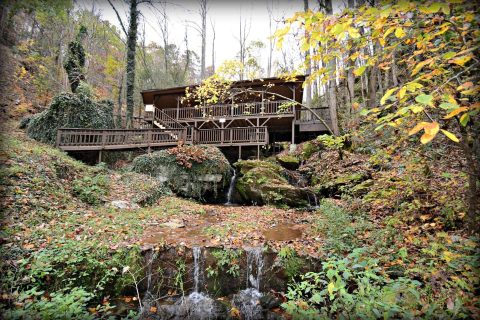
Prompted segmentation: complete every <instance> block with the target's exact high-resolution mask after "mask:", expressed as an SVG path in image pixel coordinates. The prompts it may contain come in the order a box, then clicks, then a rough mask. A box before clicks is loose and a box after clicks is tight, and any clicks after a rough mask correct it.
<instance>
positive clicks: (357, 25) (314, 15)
mask: <svg viewBox="0 0 480 320" xmlns="http://www.w3.org/2000/svg"><path fill="white" fill-rule="evenodd" d="M449 2H451V3H449ZM449 2H429V3H426V4H425V3H422V4H419V3H411V2H407V1H400V2H398V3H389V4H384V5H383V4H382V6H378V7H375V6H369V5H365V6H362V7H360V8H358V9H356V10H350V9H347V10H344V11H343V12H341V13H339V14H337V15H335V16H332V15H326V14H324V13H323V12H311V11H309V12H306V13H304V12H302V13H297V14H295V16H294V17H292V18H291V19H289V20H288V23H287V26H286V28H284V29H282V30H279V31H278V32H277V36H278V37H279V39H280V42H281V39H282V38H283V37H285V36H286V35H287V34H288V33H289V32H290V28H291V27H292V26H293V25H295V26H296V27H299V28H301V29H303V30H304V31H305V33H301V32H299V33H298V34H299V36H300V37H301V39H300V40H301V41H302V43H303V44H302V49H303V50H305V51H306V50H307V48H309V46H310V45H315V47H316V49H317V53H316V55H315V57H313V58H314V59H318V60H319V61H323V63H325V64H328V63H332V62H331V61H334V60H335V59H340V58H341V59H343V60H350V61H354V62H355V65H356V68H355V69H354V70H353V74H354V76H355V77H356V78H357V79H358V78H361V77H362V75H364V74H365V73H367V74H369V77H368V82H369V83H368V86H365V87H367V88H368V89H367V96H368V97H369V99H368V104H369V107H368V108H364V109H362V110H361V114H362V115H365V116H368V117H369V118H368V119H370V120H371V121H374V122H375V123H376V124H377V128H376V130H377V131H380V130H389V128H392V129H393V130H397V131H398V132H405V133H408V135H409V136H413V135H416V134H417V133H418V132H422V135H421V137H420V142H421V144H424V145H426V144H432V147H430V148H429V149H427V151H426V152H432V151H431V150H435V146H436V147H439V146H442V145H445V144H446V143H449V145H450V144H452V143H453V144H452V146H457V147H459V148H460V149H461V150H462V151H463V156H464V161H465V171H466V173H467V174H468V177H469V178H468V186H469V191H468V194H466V195H465V197H466V199H467V200H468V214H467V226H468V228H469V229H470V230H471V231H472V232H478V227H479V219H480V200H479V199H480V197H479V190H480V165H479V163H480V142H479V139H478V137H479V133H480V122H479V121H478V113H479V112H480V103H479V101H480V94H479V92H480V86H479V84H478V81H479V73H478V67H479V65H480V61H479V60H478V58H477V57H478V56H479V53H480V52H479V48H480V43H479V37H478V30H479V27H480V26H479V19H478V14H477V12H478V10H477V9H478V8H477V6H476V4H474V3H472V2H466V1H449ZM304 34H307V35H308V38H309V39H316V42H317V43H312V42H310V43H308V45H307V44H305V36H304ZM302 38H303V39H302ZM392 57H395V58H396V63H394V64H392ZM340 62H342V63H339V64H338V66H339V69H338V70H337V72H338V74H343V73H344V72H345V70H344V69H342V68H344V66H346V65H348V64H347V63H344V61H340ZM392 66H394V67H395V68H399V69H400V68H402V71H403V72H402V78H401V79H400V78H397V80H399V82H398V85H397V86H394V87H389V88H384V89H385V94H383V96H382V97H381V99H378V98H379V97H376V91H377V85H376V84H375V82H377V84H378V80H377V79H378V75H377V76H373V75H375V73H378V72H385V71H386V70H389V69H392V70H393V67H392ZM329 69H330V70H322V69H319V70H318V71H316V72H315V73H316V74H313V75H312V76H311V77H310V79H309V80H311V79H312V77H314V76H317V75H322V76H324V77H325V79H326V81H329V82H330V84H333V82H334V81H335V79H336V74H335V73H332V72H331V68H329ZM395 77H398V74H396V75H395ZM372 82H373V83H372ZM362 83H363V81H362ZM362 92H363V91H362ZM354 109H359V108H358V107H356V108H354ZM438 133H442V134H443V136H444V140H439V141H435V142H432V141H433V140H434V138H436V137H437V136H438ZM459 137H460V138H459ZM445 139H446V140H445ZM412 140H413V139H412ZM456 144H458V145H456Z"/></svg>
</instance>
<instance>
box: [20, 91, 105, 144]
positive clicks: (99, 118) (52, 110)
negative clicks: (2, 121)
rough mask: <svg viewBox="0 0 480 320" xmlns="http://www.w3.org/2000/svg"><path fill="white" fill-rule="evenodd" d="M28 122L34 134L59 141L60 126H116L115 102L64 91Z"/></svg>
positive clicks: (28, 128)
mask: <svg viewBox="0 0 480 320" xmlns="http://www.w3.org/2000/svg"><path fill="white" fill-rule="evenodd" d="M25 125H26V126H27V134H28V136H29V137H30V138H33V139H35V140H37V141H41V142H45V143H49V144H55V140H56V137H57V129H59V128H92V129H111V128H114V121H113V103H112V102H111V101H108V100H102V101H95V100H93V99H92V97H90V96H89V95H87V94H73V93H61V94H59V95H57V96H55V97H54V98H53V100H52V102H51V103H50V105H49V106H48V109H47V110H45V111H43V112H41V113H39V114H36V115H34V116H33V117H30V119H29V120H28V122H27V123H26V124H25Z"/></svg>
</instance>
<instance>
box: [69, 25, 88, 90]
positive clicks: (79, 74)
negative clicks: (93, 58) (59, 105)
mask: <svg viewBox="0 0 480 320" xmlns="http://www.w3.org/2000/svg"><path fill="white" fill-rule="evenodd" d="M86 34H87V28H85V26H81V27H80V30H79V31H78V34H77V36H76V38H75V40H74V41H72V42H70V43H69V44H68V54H67V59H66V61H65V64H64V68H65V71H66V72H67V76H68V81H69V82H70V88H71V89H72V92H73V93H75V92H76V91H77V88H78V85H79V84H80V81H82V80H85V75H84V73H83V68H84V67H85V50H84V49H83V45H82V41H83V39H84V38H85V35H86Z"/></svg>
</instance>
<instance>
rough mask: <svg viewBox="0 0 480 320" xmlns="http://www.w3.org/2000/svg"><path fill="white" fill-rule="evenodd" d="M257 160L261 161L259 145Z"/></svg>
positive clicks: (258, 146)
mask: <svg viewBox="0 0 480 320" xmlns="http://www.w3.org/2000/svg"><path fill="white" fill-rule="evenodd" d="M257 160H260V145H257Z"/></svg>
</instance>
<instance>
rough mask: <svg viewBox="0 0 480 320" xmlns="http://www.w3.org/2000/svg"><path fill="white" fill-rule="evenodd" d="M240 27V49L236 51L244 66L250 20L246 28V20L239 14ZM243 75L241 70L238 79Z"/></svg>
mask: <svg viewBox="0 0 480 320" xmlns="http://www.w3.org/2000/svg"><path fill="white" fill-rule="evenodd" d="M239 26H240V28H239V36H238V44H239V45H240V51H239V52H238V57H239V60H240V63H241V64H242V65H243V66H245V62H246V59H247V39H248V35H249V34H250V27H251V21H250V23H249V24H248V29H247V20H242V16H241V15H240V25H239ZM244 77H245V74H244V72H243V71H242V72H241V73H240V80H243V79H244Z"/></svg>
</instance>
